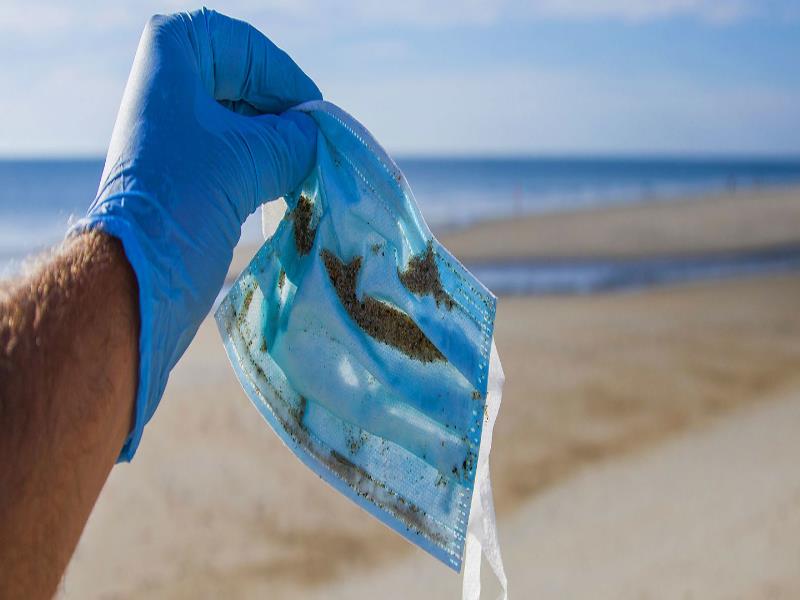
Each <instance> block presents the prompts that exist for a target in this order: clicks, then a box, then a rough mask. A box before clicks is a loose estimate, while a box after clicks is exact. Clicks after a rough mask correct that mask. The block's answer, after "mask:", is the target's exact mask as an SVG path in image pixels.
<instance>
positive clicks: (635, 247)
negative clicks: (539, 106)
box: [441, 188, 800, 260]
mask: <svg viewBox="0 0 800 600" xmlns="http://www.w3.org/2000/svg"><path fill="white" fill-rule="evenodd" d="M799 231H800V192H798V189H797V188H789V189H783V188H776V189H770V190H764V191H761V192H753V191H742V192H740V193H737V194H727V195H723V196H718V197H716V198H705V199H699V200H698V199H691V198H690V199H686V200H684V201H682V202H672V201H670V202H654V203H650V204H641V205H634V206H620V207H617V208H601V209H596V210H586V211H582V212H580V213H568V212H565V213H551V214H548V215H540V216H531V217H521V218H518V219H514V220H512V221H497V222H495V223H488V224H482V225H480V226H477V227H473V228H471V229H466V230H463V231H458V232H452V233H448V234H445V235H442V236H441V239H442V240H443V242H444V244H445V246H447V248H449V249H450V250H451V251H452V252H453V254H455V255H456V256H458V257H459V258H460V259H462V260H486V259H498V258H528V257H539V258H542V257H593V256H649V255H656V254H671V255H674V254H691V253H698V252H715V251H725V250H741V249H752V248H762V247H766V246H774V245H778V244H786V243H797V242H800V233H799Z"/></svg>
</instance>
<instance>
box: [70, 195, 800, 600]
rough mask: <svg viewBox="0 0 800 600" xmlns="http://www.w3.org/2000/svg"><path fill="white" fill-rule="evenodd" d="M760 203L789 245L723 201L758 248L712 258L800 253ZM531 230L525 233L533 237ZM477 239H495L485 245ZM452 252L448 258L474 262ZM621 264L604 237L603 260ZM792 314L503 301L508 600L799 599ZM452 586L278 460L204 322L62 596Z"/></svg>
mask: <svg viewBox="0 0 800 600" xmlns="http://www.w3.org/2000/svg"><path fill="white" fill-rule="evenodd" d="M770 194H772V193H770ZM789 197H790V194H789V193H788V192H787V193H785V196H781V198H789ZM764 198H765V199H764V200H763V202H762V199H759V205H760V206H766V205H767V204H769V203H770V202H774V203H776V204H777V205H779V206H780V208H779V209H778V208H776V209H774V211H773V209H764V211H763V213H762V212H761V211H759V214H760V215H761V217H760V218H766V217H764V216H763V215H764V214H770V215H773V217H771V218H773V219H775V220H776V221H775V222H774V223H773V225H774V228H775V230H776V231H778V232H779V233H769V232H771V231H772V228H770V227H767V226H766V225H763V229H762V231H764V232H766V233H764V234H763V235H762V234H759V236H756V235H754V234H752V231H753V230H754V229H757V227H755V225H754V226H753V228H751V227H749V226H748V227H744V225H746V224H747V223H749V221H748V219H749V217H747V218H746V215H747V214H751V209H750V207H749V205H748V203H747V202H741V203H738V202H737V201H736V199H733V200H731V199H728V200H727V201H728V202H729V204H728V207H727V208H726V210H725V211H723V212H735V211H737V210H741V211H743V213H744V215H742V216H741V217H734V216H729V217H727V218H728V220H729V221H736V220H737V218H741V223H742V224H743V225H742V226H743V227H744V231H746V232H749V233H747V235H745V234H744V233H739V234H736V236H734V237H733V238H732V239H728V238H724V239H723V237H717V242H715V244H717V246H714V247H719V245H722V244H723V242H724V244H727V245H728V246H725V247H726V248H727V247H738V246H737V244H757V245H765V244H766V245H769V244H773V243H777V242H781V243H782V242H786V241H795V242H796V241H800V225H798V224H800V219H796V220H795V221H794V223H793V225H794V238H792V236H791V235H789V234H790V233H791V232H790V231H789V229H791V227H789V225H787V224H786V222H785V219H786V218H788V217H787V214H789V212H791V211H792V210H794V207H793V205H792V203H791V202H790V201H789V200H786V199H780V198H779V199H778V200H774V198H775V196H774V195H767V196H764ZM770 198H773V200H770ZM795 198H796V204H797V205H798V206H800V194H797V193H795ZM710 202H711V203H713V202H722V200H716V201H710ZM731 202H732V203H731ZM740 204H741V207H740V208H739V209H737V208H731V207H732V206H739V205H740ZM745 205H748V206H745ZM670 207H671V208H672V210H668V209H670ZM650 209H653V210H657V211H658V213H659V214H658V220H659V222H664V221H666V222H675V223H677V222H680V221H682V220H683V221H685V222H689V221H693V219H691V218H690V217H686V216H684V215H683V214H682V213H684V212H686V211H694V210H695V209H697V210H698V211H700V212H699V213H698V214H697V215H695V217H696V219H700V218H701V217H700V213H702V214H706V213H707V212H708V211H710V212H709V213H708V214H710V213H714V210H712V209H711V208H707V207H704V206H702V203H700V204H691V205H690V204H688V203H687V204H686V205H684V206H681V205H679V204H672V205H660V206H658V207H655V208H653V207H650V208H648V209H647V210H650ZM625 210H628V211H630V212H631V214H635V215H639V216H630V217H626V219H630V220H631V222H633V221H636V220H637V219H638V220H639V221H640V222H648V221H652V219H653V218H655V217H653V216H652V215H651V217H647V218H644V217H643V216H642V215H643V214H644V212H645V209H644V208H639V207H633V208H629V209H613V210H612V211H607V212H606V213H604V214H615V215H618V214H620V213H622V212H624V211H625ZM787 211H789V212H787ZM597 212H600V211H595V213H597ZM714 214H717V213H714ZM775 215H777V216H775ZM717 216H718V215H717ZM558 217H559V219H564V220H566V219H567V216H566V215H558ZM572 218H573V219H574V224H573V225H572V226H571V227H568V226H567V225H566V224H562V225H561V227H563V229H562V230H561V231H562V235H563V236H566V237H565V238H563V239H562V245H561V247H560V249H559V252H562V253H563V252H564V251H565V249H566V248H567V246H569V245H570V244H572V245H571V246H570V247H571V248H572V249H573V252H575V253H577V252H579V251H580V252H584V251H586V252H588V251H589V250H588V249H587V248H589V246H581V244H585V243H586V242H584V241H582V240H584V238H583V236H582V235H581V234H580V232H583V231H588V230H590V229H592V227H591V224H592V222H595V223H597V222H598V217H597V214H595V215H594V216H593V217H591V218H590V217H589V216H587V215H585V214H582V215H572ZM607 218H608V219H610V220H611V221H614V222H617V220H618V219H620V218H621V217H618V216H615V217H607ZM715 218H716V217H715ZM599 220H600V221H602V218H601V219H599ZM623 220H624V219H623ZM521 222H522V221H517V222H511V223H506V226H507V227H508V228H509V229H508V230H507V231H505V233H504V234H503V232H501V233H497V232H495V233H494V234H493V235H501V234H503V235H505V234H509V232H511V231H512V230H513V231H518V230H519V228H520V227H522V225H520V223H521ZM524 222H526V223H527V221H524ZM537 222H538V221H537ZM714 223H715V221H711V222H706V223H705V226H704V227H703V228H699V227H698V228H694V229H693V230H692V231H695V232H696V234H694V235H690V234H689V232H683V233H681V234H680V236H684V237H680V236H678V237H674V236H673V237H671V238H669V239H671V240H672V242H671V243H672V244H673V246H669V247H667V246H663V247H661V246H656V245H655V244H653V245H651V246H647V244H646V243H645V242H640V244H641V245H642V248H643V249H642V252H655V249H656V248H659V249H660V250H659V251H661V250H669V251H674V252H679V251H681V250H683V249H685V248H687V247H692V248H710V246H703V245H704V244H706V245H707V244H709V243H710V242H709V241H708V239H709V237H712V238H713V237H714V236H715V235H717V234H715V233H713V231H715V225H714ZM790 225H791V224H790ZM498 226H499V225H498V224H490V225H486V226H485V227H488V228H494V229H496V228H497V227H498ZM537 227H541V226H540V225H530V228H529V229H525V230H524V231H523V233H525V232H527V233H525V235H526V236H529V237H531V238H532V239H535V240H539V239H540V238H539V237H538V234H537V231H539V230H537ZM546 230H549V229H548V228H546ZM572 230H574V231H575V232H578V233H575V234H569V235H568V233H567V232H569V231H572ZM679 230H680V228H679V227H677V226H676V229H675V231H678V232H679ZM613 231H618V230H615V229H614V227H610V228H609V229H606V232H607V233H606V234H607V235H610V234H609V232H613ZM730 231H738V230H737V229H736V228H734V229H731V230H730ZM781 231H782V232H783V233H780V232H781ZM539 233H541V231H539ZM458 235H463V234H458ZM472 235H473V237H474V238H475V239H476V240H482V239H485V240H489V241H492V240H493V239H494V237H492V236H489V235H488V234H486V236H484V234H482V233H481V230H480V229H476V230H474V231H473V232H472ZM551 235H554V234H551ZM597 235H599V234H597ZM729 235H733V233H730V234H729ZM487 236H488V237H487ZM748 236H749V237H748ZM645 238H646V236H645ZM645 238H641V239H645ZM458 239H459V238H457V237H451V238H449V239H448V238H447V237H445V244H448V245H452V246H453V248H454V250H455V252H456V254H457V255H459V256H460V257H462V258H468V257H469V255H468V253H466V250H465V249H464V248H459V246H458V245H457V240H458ZM505 239H506V240H511V239H512V238H511V237H510V235H505ZM564 239H566V240H567V241H564ZM632 239H633V238H632ZM687 240H688V241H687ZM556 241H558V239H555V240H554V241H553V243H556ZM509 243H510V244H512V247H513V244H514V243H516V242H509ZM540 243H541V244H543V243H544V242H539V241H535V244H540ZM593 243H594V242H593ZM597 243H598V244H599V241H598V242H597ZM629 243H630V244H633V242H629ZM659 243H664V244H666V242H659ZM622 247H623V245H622V244H621V243H620V242H619V240H618V238H617V237H615V236H614V235H611V237H610V239H607V240H606V245H605V246H603V247H602V248H600V247H592V248H593V249H592V250H591V251H592V252H595V251H597V252H599V251H600V250H602V251H604V252H607V253H610V252H621V251H622V250H621V249H622ZM513 248H516V247H513ZM467 250H469V252H479V251H481V252H483V254H482V255H481V256H490V255H491V252H492V249H491V247H487V246H484V245H481V244H477V246H476V249H472V248H469V249H467ZM545 250H546V248H544V247H542V249H541V252H544V253H545V255H546V252H545ZM513 251H514V252H516V251H517V250H516V249H514V250H513ZM524 251H525V252H526V253H528V254H530V253H535V252H538V251H537V250H536V248H535V246H530V247H526V248H525V250H524ZM632 251H633V246H625V252H632ZM553 252H555V250H554V251H553ZM509 253H511V250H509ZM509 255H512V254H509ZM798 306H800V274H798V275H796V276H780V277H755V278H749V279H742V280H737V281H727V282H721V283H703V284H697V285H692V286H683V287H671V288H663V289H658V290H649V291H642V292H636V293H627V294H613V295H596V296H585V297H547V298H532V297H516V298H501V299H500V304H499V313H498V321H497V329H496V339H497V344H498V348H499V351H500V356H501V358H502V360H503V366H504V368H505V371H506V377H507V384H506V390H505V394H504V399H503V408H502V411H501V413H500V418H499V420H498V423H497V427H496V434H495V435H496V438H495V440H496V441H495V445H494V452H493V454H492V468H493V480H494V484H495V499H496V502H497V511H498V517H499V520H500V526H501V534H502V535H503V540H502V541H505V548H504V550H505V553H506V561H507V567H508V571H509V578H510V581H511V586H512V590H513V591H514V592H515V594H514V597H527V596H533V597H554V598H557V597H613V598H616V597H634V598H638V597H642V596H643V595H644V596H647V595H648V594H649V595H650V596H659V595H661V592H662V591H664V590H668V591H669V593H668V595H670V596H675V595H679V596H680V595H683V594H684V593H694V594H695V595H696V596H697V597H714V596H723V595H725V594H728V595H730V594H731V593H733V595H736V593H738V592H743V593H744V595H746V596H752V595H757V596H760V595H765V594H766V593H767V592H768V591H770V590H772V591H774V594H773V595H774V596H775V597H783V596H782V595H781V594H785V596H786V597H789V596H791V592H795V593H796V592H797V591H798V586H800V576H798V575H797V574H796V570H794V569H791V568H789V567H790V566H791V565H796V564H797V560H796V559H797V557H798V555H800V554H799V553H800V551H798V547H799V546H798V543H797V539H798V538H800V536H799V535H798V534H800V491H798V490H800V482H799V481H798V476H797V469H796V464H795V460H794V459H795V458H796V456H797V453H798V451H800V448H798V443H800V441H798V440H800V435H795V436H794V437H792V432H797V431H798V426H800V421H798V419H800V311H798V310H797V307H798ZM781 440H784V441H781ZM756 557H757V560H756ZM792 560H794V562H792ZM728 574H731V576H730V577H728V576H727V575H728ZM733 575H735V577H733ZM459 588H460V577H458V576H457V575H455V574H453V573H452V572H451V571H449V570H448V569H446V568H445V567H443V566H441V565H439V564H438V563H436V562H435V561H434V560H433V559H430V558H429V557H428V556H427V555H425V554H424V553H422V552H421V551H418V550H416V549H414V548H412V547H410V546H409V544H407V543H406V542H405V541H404V540H402V539H401V538H400V537H399V536H397V535H396V534H394V533H393V532H391V531H389V530H388V529H386V528H385V527H384V526H383V525H381V524H379V523H378V522H377V521H376V520H375V519H372V518H371V517H369V516H367V515H366V514H365V513H363V512H362V511H361V510H360V509H358V508H356V507H355V506H354V505H352V504H351V503H350V502H349V501H347V500H345V499H344V498H342V497H340V496H339V495H337V494H336V493H335V492H333V491H331V490H330V489H329V488H328V487H327V486H326V485H325V484H324V483H322V482H321V481H320V480H318V479H317V478H316V476H314V475H313V474H312V473H310V472H309V471H308V470H307V469H306V468H305V467H303V466H302V465H301V464H300V463H299V461H297V460H296V459H295V458H294V457H293V456H292V455H291V454H290V453H289V451H288V450H286V449H285V448H284V447H283V446H282V445H281V443H280V442H279V441H278V439H277V437H276V436H275V435H274V434H273V433H272V432H271V431H270V430H269V429H268V428H267V427H266V426H265V425H264V424H263V423H262V421H261V418H260V417H259V416H258V413H257V412H256V411H255V410H254V409H253V408H252V407H251V406H250V405H249V401H248V400H247V399H246V397H245V395H244V393H243V392H242V391H241V389H240V388H239V386H238V384H237V383H236V381H235V378H234V375H233V373H232V371H231V369H230V368H229V366H228V365H227V361H226V358H225V354H224V351H223V349H222V345H221V343H220V342H219V338H218V335H217V332H216V329H215V327H214V326H213V323H212V322H211V320H210V319H209V320H207V321H206V322H205V323H204V324H203V326H202V328H201V330H200V332H199V334H198V337H197V339H196V340H195V342H194V343H193V344H192V345H191V347H190V348H189V350H188V352H187V354H186V356H185V357H184V358H183V359H182V360H181V362H180V363H179V365H178V367H177V368H176V370H175V372H174V373H173V376H172V378H171V380H170V383H169V386H168V388H167V392H166V395H165V398H164V399H163V401H162V406H161V408H160V409H159V412H158V414H157V416H156V418H155V419H154V421H153V422H152V423H151V425H150V426H149V427H148V429H147V430H146V432H145V437H144V440H143V443H142V446H141V449H140V451H139V454H138V456H137V457H136V459H135V460H134V462H133V463H132V464H130V465H122V466H120V467H117V468H116V469H115V470H114V472H113V473H112V476H111V479H110V480H109V483H108V484H107V486H106V489H105V490H104V492H103V494H102V496H101V498H100V500H99V502H98V504H97V506H96V508H95V511H94V513H93V515H92V518H91V520H90V523H89V526H88V527H87V530H86V532H85V534H84V537H83V539H82V541H81V544H80V546H79V549H78V552H77V554H76V556H75V558H74V560H73V563H72V565H71V566H70V569H69V571H68V575H67V578H66V580H65V583H64V589H63V593H64V594H65V596H66V597H68V598H72V597H74V598H92V597H108V596H111V597H115V596H121V597H129V596H134V597H138V596H143V595H146V596H148V597H151V596H152V597H163V598H183V597H193V598H194V597H219V596H226V597H261V596H264V595H271V596H273V597H306V596H307V597H348V598H359V597H362V596H363V597H373V596H375V595H376V594H377V595H380V596H381V597H406V596H407V595H408V594H411V595H413V596H415V597H442V595H443V594H445V593H446V592H452V594H453V597H456V596H457V595H458V591H459ZM445 597H446V596H445Z"/></svg>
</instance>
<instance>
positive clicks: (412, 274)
mask: <svg viewBox="0 0 800 600" xmlns="http://www.w3.org/2000/svg"><path fill="white" fill-rule="evenodd" d="M397 274H398V275H399V276H400V281H401V282H402V284H403V285H404V286H406V288H407V289H408V291H410V292H411V293H413V294H417V295H418V296H425V295H430V296H433V299H434V300H436V306H439V305H440V304H443V305H444V307H445V308H446V309H447V310H452V308H453V306H454V305H455V302H454V301H453V299H452V298H451V297H450V295H449V294H448V293H447V292H445V291H444V288H443V287H442V280H441V279H440V278H439V267H438V266H437V265H436V257H435V256H434V255H433V244H432V243H431V242H428V247H427V248H426V249H425V252H421V253H419V254H416V255H414V256H412V257H411V259H410V260H409V261H408V266H407V267H406V269H405V270H404V271H401V270H400V269H398V270H397Z"/></svg>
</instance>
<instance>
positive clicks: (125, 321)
mask: <svg viewBox="0 0 800 600" xmlns="http://www.w3.org/2000/svg"><path fill="white" fill-rule="evenodd" d="M138 331H139V317H138V301H137V287H136V280H135V277H134V275H133V272H132V270H131V268H130V266H129V264H128V262H127V260H126V259H125V255H124V253H123V251H122V248H121V245H120V244H119V242H118V241H117V240H115V239H113V238H110V237H107V236H105V235H103V234H100V233H89V234H85V235H82V236H80V237H78V238H76V239H74V240H72V241H71V242H69V243H68V245H66V246H65V247H64V248H63V249H62V250H61V251H60V252H59V253H58V254H57V255H55V256H54V257H53V258H52V259H50V260H49V261H47V262H46V263H43V264H42V265H41V266H40V267H39V268H38V269H37V271H36V272H35V273H34V274H32V275H31V276H29V277H27V278H25V279H23V280H21V281H19V282H17V283H16V284H14V286H13V287H10V288H7V289H5V290H3V291H2V296H0V597H3V598H6V597H47V596H50V595H52V594H53V592H54V591H55V588H56V586H57V584H58V581H59V578H60V577H61V575H62V573H63V570H64V568H65V566H66V564H67V562H68V560H69V557H70V556H71V554H72V552H73V550H74V548H75V545H76V544H77V542H78V538H79V537H80V534H81V531H82V530H83V527H84V525H85V523H86V520H87V519H88V516H89V513H90V511H91V509H92V506H93V505H94V503H95V500H96V498H97V496H98V494H99V492H100V489H101V488H102V486H103V483H104V482H105V480H106V478H107V476H108V473H109V471H110V470H111V467H112V466H113V465H114V462H115V460H116V458H117V455H118V454H119V451H120V448H121V447H122V444H123V443H124V441H125V437H126V435H127V433H128V431H129V428H130V423H131V412H132V409H133V404H134V397H135V394H136V382H137V369H138Z"/></svg>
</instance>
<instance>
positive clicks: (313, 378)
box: [216, 102, 495, 571]
mask: <svg viewBox="0 0 800 600" xmlns="http://www.w3.org/2000/svg"><path fill="white" fill-rule="evenodd" d="M297 110H302V111H303V112H305V113H307V114H308V115H310V116H311V117H312V118H313V119H314V120H315V121H316V122H317V125H318V126H319V137H318V146H317V161H316V165H315V168H314V170H313V171H312V173H311V174H310V175H309V177H308V178H307V179H306V181H305V182H304V183H303V185H302V186H301V188H300V189H298V190H297V191H296V193H294V194H292V195H290V196H289V197H287V198H286V199H285V200H286V203H287V205H288V210H287V211H286V214H285V216H284V217H283V219H282V220H281V221H280V223H279V225H278V227H277V229H276V230H275V232H274V234H273V235H272V237H271V238H270V239H268V240H267V242H266V243H265V244H264V245H263V247H262V248H261V249H260V250H259V251H258V253H257V255H256V256H255V258H254V259H253V261H252V262H251V263H250V264H249V265H248V267H247V268H246V269H245V271H244V272H243V273H242V274H241V275H240V277H239V278H238V279H237V280H236V282H235V283H234V285H233V287H232V289H231V290H230V292H229V293H228V295H227V296H226V297H225V299H224V300H223V302H222V304H221V305H220V307H219V309H218V311H217V313H216V318H217V323H218V325H219V328H220V331H221V333H222V337H223V339H224V342H225V347H226V349H227V352H228V355H229V357H230V359H231V362H232V364H233V366H234V369H235V370H236V372H237V375H238V376H239V379H240V381H241V383H242V385H243V387H244V388H245V390H246V391H247V394H248V396H249V397H250V399H251V401H252V402H253V404H254V405H255V406H256V407H257V408H258V410H259V411H260V412H261V414H262V415H263V416H264V418H265V419H266V420H267V422H268V423H269V424H270V425H271V426H272V428H273V429H274V430H275V432H276V433H277V434H278V435H279V436H280V437H281V439H282V440H283V441H284V442H285V444H286V445H287V446H288V447H289V448H290V449H291V450H292V451H293V452H294V453H295V454H296V455H297V456H298V457H299V458H300V459H301V460H302V461H303V462H304V463H305V464H306V465H307V466H308V467H309V468H311V469H312V470H313V471H314V472H315V473H317V474H318V475H319V476H320V477H321V478H323V479H324V480H325V481H327V482H328V483H330V484H331V485H332V486H333V487H335V488H336V489H337V490H339V491H340V492H342V493H343V494H344V495H346V496H348V497H349V498H351V499H352V500H353V501H354V502H356V503H357V504H359V505H360V506H362V507H363V508H364V509H366V510H367V511H369V512H370V513H372V514H373V515H375V516H376V517H377V518H379V519H380V520H381V521H383V522H384V523H386V524H387V525H389V526H390V527H391V528H393V529H394V530H396V531H397V532H399V533H400V534H401V535H403V536H405V537H406V538H408V539H409V540H411V541H412V542H413V543H415V544H417V545H418V546H420V547H421V548H424V549H425V550H427V551H428V552H430V553H431V554H432V555H434V556H436V557H437V558H439V559H440V560H442V561H443V562H445V563H446V564H447V565H449V566H450V567H452V568H453V569H455V570H457V571H458V570H460V568H461V561H462V557H463V553H464V544H465V539H466V534H467V522H468V519H469V514H470V506H471V500H472V496H473V489H474V487H475V478H476V468H477V466H478V455H479V451H480V445H481V433H482V427H483V423H484V416H485V407H486V394H487V379H488V374H489V373H488V372H489V362H490V350H491V347H492V330H493V325H494V318H495V298H494V296H493V295H492V294H491V293H490V292H489V291H488V290H486V289H485V288H484V287H483V286H482V285H481V284H480V282H478V281H477V280H476V279H475V278H474V277H473V276H472V275H471V274H470V273H469V272H468V271H467V270H466V269H465V268H464V267H463V266H462V265H461V264H460V263H459V262H458V261H457V260H456V259H455V258H454V257H453V256H452V255H451V254H450V253H449V252H447V250H445V249H444V248H443V247H442V246H441V245H440V244H439V243H438V242H437V241H436V240H435V239H434V237H433V236H432V234H431V232H430V230H429V229H428V227H427V225H426V224H425V221H424V220H423V218H422V215H421V214H420V212H419V209H418V208H417V205H416V202H415V201H414V199H413V196H412V194H411V191H410V189H409V187H408V184H407V183H406V181H405V178H404V177H403V175H402V173H401V172H400V170H399V169H398V168H397V166H396V165H395V164H394V162H393V161H392V160H391V159H390V158H389V157H388V155H387V154H386V153H385V152H384V151H383V150H382V149H381V148H380V146H379V145H378V144H377V142H375V140H374V139H373V138H372V136H371V135H370V134H369V133H368V132H367V131H366V130H365V129H364V128H363V127H362V126H361V125H359V124H358V123H357V122H356V121H355V120H354V119H353V118H352V117H350V116H349V115H347V114H346V113H344V112H343V111H341V110H340V109H338V108H337V107H335V106H333V105H331V104H329V103H326V102H313V103H308V104H305V105H301V106H300V107H298V108H297ZM487 468H488V466H487Z"/></svg>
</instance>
